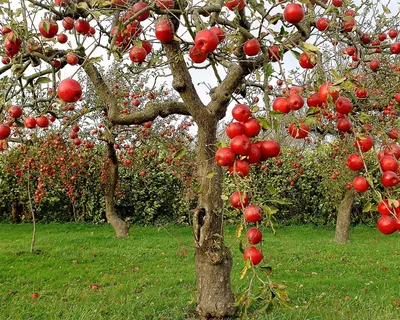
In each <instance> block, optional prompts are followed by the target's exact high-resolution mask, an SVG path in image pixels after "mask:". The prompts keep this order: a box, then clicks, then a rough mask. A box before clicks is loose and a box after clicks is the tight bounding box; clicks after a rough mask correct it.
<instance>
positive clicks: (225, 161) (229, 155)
mask: <svg viewBox="0 0 400 320" xmlns="http://www.w3.org/2000/svg"><path fill="white" fill-rule="evenodd" d="M215 161H216V162H217V164H218V165H220V166H226V167H228V166H231V165H233V163H234V162H235V153H234V152H233V151H232V149H231V148H220V149H218V151H217V152H216V153H215Z"/></svg>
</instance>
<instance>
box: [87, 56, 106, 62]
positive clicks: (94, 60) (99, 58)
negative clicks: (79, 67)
mask: <svg viewBox="0 0 400 320" xmlns="http://www.w3.org/2000/svg"><path fill="white" fill-rule="evenodd" d="M102 60H103V58H102V57H93V58H90V59H89V62H91V63H97V62H101V61H102Z"/></svg>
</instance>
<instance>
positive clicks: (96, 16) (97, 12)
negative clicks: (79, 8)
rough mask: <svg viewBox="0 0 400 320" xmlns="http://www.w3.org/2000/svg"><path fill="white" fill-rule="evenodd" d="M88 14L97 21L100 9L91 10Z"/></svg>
mask: <svg viewBox="0 0 400 320" xmlns="http://www.w3.org/2000/svg"><path fill="white" fill-rule="evenodd" d="M90 14H91V15H92V16H93V18H94V19H95V20H97V21H98V20H99V19H100V17H101V15H102V13H101V12H100V11H91V12H90Z"/></svg>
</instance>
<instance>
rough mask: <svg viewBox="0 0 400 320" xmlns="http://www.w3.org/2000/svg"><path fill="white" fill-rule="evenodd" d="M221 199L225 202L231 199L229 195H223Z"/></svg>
mask: <svg viewBox="0 0 400 320" xmlns="http://www.w3.org/2000/svg"><path fill="white" fill-rule="evenodd" d="M221 199H222V200H224V201H227V200H228V199H229V197H228V196H227V195H225V194H223V195H222V196H221Z"/></svg>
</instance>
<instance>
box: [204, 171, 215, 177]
mask: <svg viewBox="0 0 400 320" xmlns="http://www.w3.org/2000/svg"><path fill="white" fill-rule="evenodd" d="M216 174H217V173H216V172H215V171H209V172H208V173H207V176H206V177H207V179H212V178H213V177H214V176H215V175H216Z"/></svg>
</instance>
